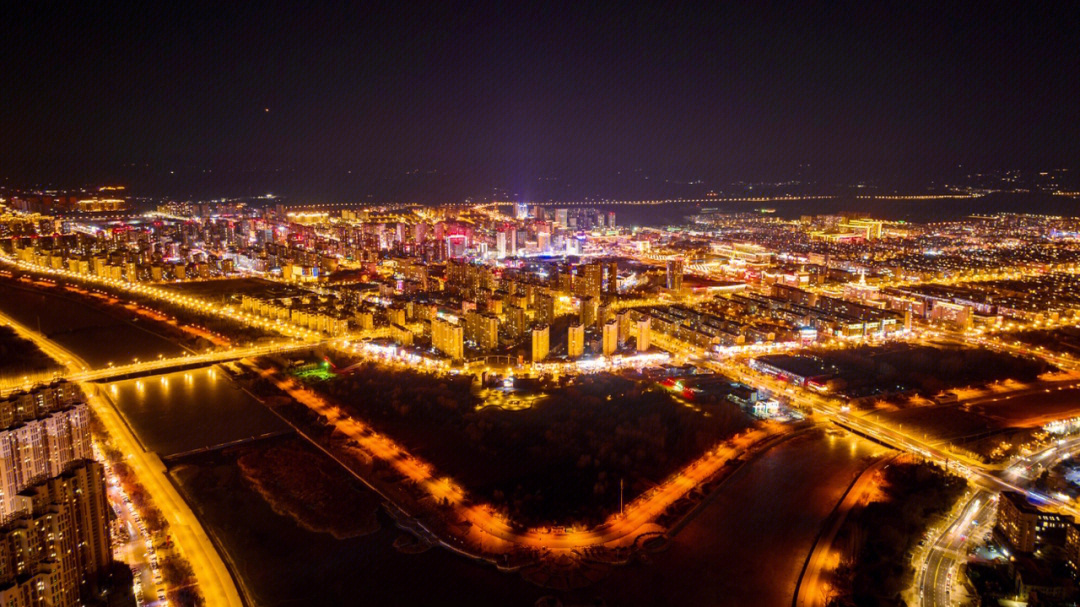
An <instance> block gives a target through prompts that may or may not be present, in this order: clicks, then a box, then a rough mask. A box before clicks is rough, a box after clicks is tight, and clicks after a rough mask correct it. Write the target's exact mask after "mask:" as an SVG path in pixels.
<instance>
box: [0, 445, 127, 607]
mask: <svg viewBox="0 0 1080 607" xmlns="http://www.w3.org/2000/svg"><path fill="white" fill-rule="evenodd" d="M16 506H17V507H16V510H15V512H14V513H13V514H12V516H9V517H7V518H6V519H5V522H4V524H3V526H2V527H0V604H3V605H5V606H7V605H27V606H30V605H53V606H71V607H74V606H76V605H81V604H84V603H83V602H82V601H81V600H80V598H81V597H83V598H87V599H92V598H93V597H96V596H97V595H98V593H99V591H100V583H101V580H102V577H103V576H104V575H105V574H107V572H108V569H109V566H110V565H111V563H112V551H111V549H110V546H109V532H108V520H109V519H108V503H107V501H106V496H105V477H104V471H103V468H102V466H101V464H99V463H97V462H94V461H92V460H81V461H79V462H77V463H75V464H74V465H72V466H70V467H69V468H68V469H67V470H65V471H64V472H63V473H62V474H61V475H59V476H56V477H53V478H49V479H44V480H42V481H40V482H38V483H36V484H34V485H31V486H29V487H27V488H25V489H24V490H23V491H22V492H20V493H19V495H18V496H16Z"/></svg>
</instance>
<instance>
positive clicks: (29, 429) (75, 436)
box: [0, 403, 91, 519]
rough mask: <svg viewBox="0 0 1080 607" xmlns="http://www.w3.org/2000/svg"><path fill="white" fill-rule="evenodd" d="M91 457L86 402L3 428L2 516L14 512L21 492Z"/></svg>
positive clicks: (0, 453) (0, 437)
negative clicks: (74, 463)
mask: <svg viewBox="0 0 1080 607" xmlns="http://www.w3.org/2000/svg"><path fill="white" fill-rule="evenodd" d="M90 457H91V451H90V414H89V411H88V409H87V405H86V404H82V403H80V404H77V405H74V406H69V407H68V408H66V409H62V410H58V411H54V412H52V413H47V414H45V415H44V416H43V417H40V418H38V419H32V420H28V421H22V422H21V423H18V425H15V426H12V427H9V428H6V429H3V430H0V519H3V518H5V517H7V516H9V515H10V514H12V513H13V512H14V511H15V508H16V504H15V502H16V496H17V494H18V492H19V491H22V490H23V489H24V488H26V487H28V486H30V485H32V484H33V483H36V482H38V481H40V480H41V479H44V478H49V477H51V476H56V475H58V474H60V473H61V472H63V471H64V470H65V469H67V468H68V467H69V466H70V465H71V464H72V463H73V462H77V461H79V460H83V459H89V458H90Z"/></svg>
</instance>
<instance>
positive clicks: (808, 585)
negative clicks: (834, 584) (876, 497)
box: [793, 457, 895, 607]
mask: <svg viewBox="0 0 1080 607" xmlns="http://www.w3.org/2000/svg"><path fill="white" fill-rule="evenodd" d="M894 459H895V457H884V458H882V459H879V460H877V461H876V462H874V463H873V464H871V465H870V466H868V467H867V468H865V469H864V470H863V471H862V472H861V473H859V476H858V477H857V478H856V479H855V481H854V482H853V483H852V485H851V487H849V488H848V490H847V493H845V494H844V497H843V499H841V500H840V503H839V504H837V505H836V509H835V510H834V511H833V513H832V514H831V515H830V516H829V518H828V519H827V520H826V521H825V523H824V524H827V525H828V527H825V528H823V529H822V533H821V535H820V536H819V537H818V539H817V541H816V542H814V547H813V549H812V551H811V552H810V556H809V557H808V558H807V561H806V568H805V569H804V572H803V575H802V577H801V578H799V584H798V586H797V587H796V589H795V599H794V601H793V604H794V606H795V607H825V605H826V602H827V599H828V592H827V590H828V582H826V581H825V580H824V579H823V576H822V574H823V573H824V572H825V571H828V570H831V569H834V568H835V566H836V563H835V562H834V561H835V560H836V559H835V556H836V554H837V551H836V550H834V548H833V542H834V541H835V540H836V536H837V534H838V533H839V532H840V529H841V528H842V527H843V526H844V521H845V520H846V519H847V516H848V514H849V513H850V512H851V509H852V508H854V507H855V506H856V505H857V504H859V503H860V502H861V501H862V500H863V499H864V498H865V497H866V496H867V495H868V494H869V492H870V491H871V490H872V489H873V488H874V487H875V485H876V484H877V482H878V473H879V472H880V471H881V470H882V469H883V468H885V467H886V466H888V464H889V462H891V461H893V460H894Z"/></svg>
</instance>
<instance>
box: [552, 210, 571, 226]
mask: <svg viewBox="0 0 1080 607" xmlns="http://www.w3.org/2000/svg"><path fill="white" fill-rule="evenodd" d="M567 217H568V213H567V210H566V209H555V225H556V226H558V227H560V228H564V229H565V228H567V227H569V225H570V223H569V221H568V220H567Z"/></svg>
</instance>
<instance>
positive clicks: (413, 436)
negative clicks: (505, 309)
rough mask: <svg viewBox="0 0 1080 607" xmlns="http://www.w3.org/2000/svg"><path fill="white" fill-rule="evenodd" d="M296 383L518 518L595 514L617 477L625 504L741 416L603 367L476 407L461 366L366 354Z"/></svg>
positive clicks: (611, 494)
mask: <svg viewBox="0 0 1080 607" xmlns="http://www.w3.org/2000/svg"><path fill="white" fill-rule="evenodd" d="M347 364H348V363H347V362H346V363H341V364H339V366H342V367H344V366H346V365H347ZM306 383H307V384H308V385H309V387H311V388H313V389H315V390H317V391H319V392H322V393H323V394H325V395H327V396H329V397H330V398H332V399H333V400H335V401H336V402H338V403H340V404H341V405H342V406H343V408H344V409H345V410H346V411H347V412H348V413H350V414H352V415H355V416H356V417H357V418H360V419H363V420H364V421H366V422H368V423H369V424H371V425H372V426H373V427H374V428H375V429H376V430H377V431H379V432H380V433H384V434H386V435H388V436H390V437H391V438H393V439H394V440H396V441H398V442H399V443H401V444H403V445H404V446H406V447H407V448H408V449H409V451H410V452H411V453H413V454H415V455H417V456H418V457H420V458H422V459H424V460H426V461H428V462H430V463H432V464H433V465H434V466H435V468H436V469H437V470H438V471H439V474H442V475H447V476H449V477H451V478H453V479H455V480H457V481H458V482H459V483H460V484H461V485H463V486H464V487H465V488H466V489H467V490H468V491H469V493H470V494H471V495H473V496H474V497H475V498H478V499H480V500H483V501H485V502H490V503H492V504H494V505H495V506H497V507H499V508H501V509H504V510H505V511H506V512H507V514H509V516H510V518H511V519H513V520H515V521H518V522H520V523H522V524H524V525H529V526H537V525H551V524H566V523H567V522H570V521H573V522H576V523H583V524H596V523H599V522H601V521H603V520H604V519H605V518H606V517H607V516H608V515H610V514H611V513H613V512H615V511H617V510H618V508H619V500H620V487H622V488H624V493H623V499H624V500H625V501H627V502H629V501H630V500H632V499H633V498H634V497H636V496H637V495H639V494H641V493H643V492H645V491H647V490H648V489H649V488H651V487H653V486H655V485H656V484H658V483H660V482H662V481H663V480H664V479H665V478H666V477H667V476H668V475H670V474H672V473H674V472H675V471H676V470H678V469H679V468H681V467H682V466H684V465H686V464H687V463H689V462H690V461H692V460H694V459H695V458H697V457H699V456H700V455H701V454H702V453H704V452H705V451H706V450H708V449H710V448H712V447H714V446H715V445H717V444H719V443H720V442H722V441H724V440H725V439H727V438H730V437H731V436H733V435H734V434H735V433H737V432H739V431H740V430H743V429H745V428H747V427H749V426H751V425H752V424H753V422H752V420H751V419H750V418H749V417H748V416H747V415H746V414H744V413H743V412H741V411H740V410H739V408H738V407H737V406H736V405H734V404H732V403H728V402H722V403H716V404H714V405H711V406H710V407H708V411H704V410H702V411H695V410H692V409H689V408H687V407H685V406H682V405H680V404H678V403H676V402H675V401H674V400H673V399H672V398H671V396H670V395H669V394H668V393H667V391H665V390H663V389H662V388H659V387H658V386H657V385H656V384H655V383H654V382H649V381H643V380H636V379H632V378H626V377H620V376H617V375H612V374H595V375H587V376H579V377H574V378H566V379H564V380H563V381H561V382H549V383H548V384H547V385H543V386H537V390H538V391H542V395H538V398H536V400H535V402H532V406H531V407H528V408H525V409H518V410H504V409H502V408H499V407H485V408H479V409H478V407H477V405H478V404H479V402H480V397H479V396H478V394H479V393H480V392H481V391H478V390H476V389H475V386H474V385H473V378H472V377H471V376H468V375H431V374H425V373H419V372H416V371H412V370H400V369H389V368H386V367H384V366H380V365H377V364H374V363H365V364H361V365H359V366H357V367H355V368H353V369H352V370H351V371H350V372H348V373H347V374H342V375H341V376H339V377H337V378H335V379H331V380H329V381H326V380H316V379H314V378H312V379H310V380H308V381H307V382H306ZM523 397H527V395H523Z"/></svg>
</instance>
